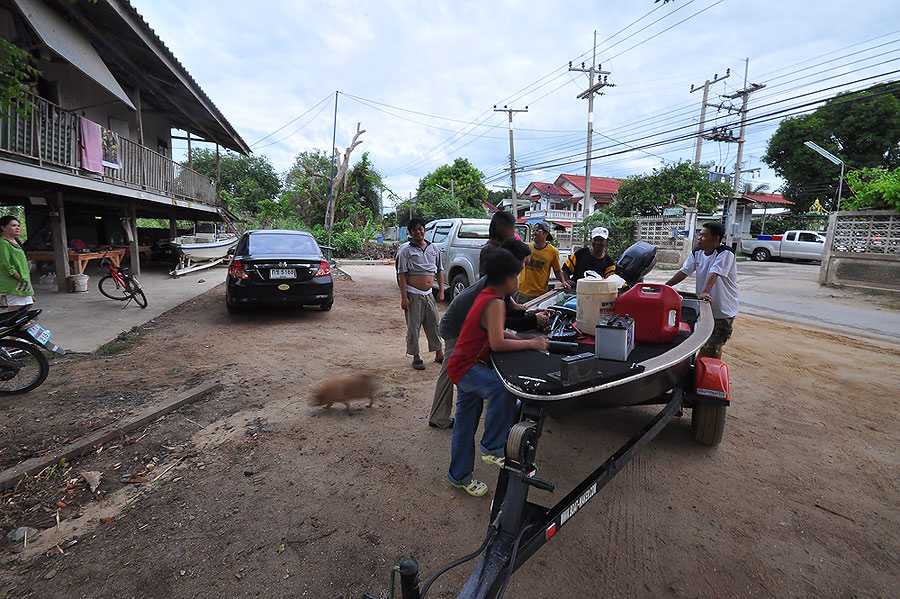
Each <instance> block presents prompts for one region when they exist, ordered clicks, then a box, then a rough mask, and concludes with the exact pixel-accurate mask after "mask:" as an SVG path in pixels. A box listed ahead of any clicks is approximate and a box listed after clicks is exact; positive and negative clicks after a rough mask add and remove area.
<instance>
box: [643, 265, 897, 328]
mask: <svg viewBox="0 0 900 599" xmlns="http://www.w3.org/2000/svg"><path fill="white" fill-rule="evenodd" d="M671 273H672V271H655V272H653V273H651V276H649V277H647V280H648V281H665V280H666V279H668V277H670V276H671ZM738 284H739V285H740V290H741V312H742V313H745V314H754V315H757V316H767V317H773V318H780V319H783V320H787V321H790V322H794V323H799V324H803V325H808V326H812V327H816V328H827V329H831V330H834V331H838V332H841V333H845V334H859V335H864V336H866V337H872V338H876V339H884V340H888V341H894V342H896V341H900V310H897V309H890V308H888V307H886V306H885V305H884V304H886V303H887V302H886V301H884V299H885V298H884V297H883V296H872V295H867V294H866V293H865V292H863V291H857V290H853V289H849V288H835V287H831V286H822V285H820V284H819V264H818V263H801V262H749V261H748V262H739V263H738ZM679 288H682V289H693V278H691V279H689V280H688V281H685V282H684V283H681V285H679ZM893 299H894V301H895V302H896V298H893Z"/></svg>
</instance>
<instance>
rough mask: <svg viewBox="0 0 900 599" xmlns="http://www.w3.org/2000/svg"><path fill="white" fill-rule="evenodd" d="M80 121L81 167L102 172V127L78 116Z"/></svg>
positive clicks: (99, 173) (100, 173) (94, 171)
mask: <svg viewBox="0 0 900 599" xmlns="http://www.w3.org/2000/svg"><path fill="white" fill-rule="evenodd" d="M78 118H79V120H80V122H81V168H83V169H84V170H86V171H90V172H92V173H97V174H98V175H102V174H103V147H102V143H101V139H100V138H101V136H102V128H101V127H100V125H98V124H97V123H95V122H94V121H89V120H88V119H86V118H84V117H83V116H82V117H78Z"/></svg>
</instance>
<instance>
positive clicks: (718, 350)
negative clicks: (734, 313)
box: [701, 317, 734, 358]
mask: <svg viewBox="0 0 900 599" xmlns="http://www.w3.org/2000/svg"><path fill="white" fill-rule="evenodd" d="M715 322H716V324H715V326H713V332H712V335H710V336H709V339H708V340H707V341H706V344H705V345H704V346H703V349H702V350H701V353H702V354H703V355H706V356H713V357H716V358H718V357H721V355H722V348H723V347H724V346H725V342H726V341H728V340H729V339H730V338H731V331H732V328H733V327H732V325H733V324H734V317H731V318H716V319H715Z"/></svg>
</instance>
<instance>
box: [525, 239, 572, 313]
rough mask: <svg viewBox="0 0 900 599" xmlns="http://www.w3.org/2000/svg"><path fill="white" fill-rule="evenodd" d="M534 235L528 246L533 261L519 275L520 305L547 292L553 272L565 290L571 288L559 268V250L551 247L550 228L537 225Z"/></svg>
mask: <svg viewBox="0 0 900 599" xmlns="http://www.w3.org/2000/svg"><path fill="white" fill-rule="evenodd" d="M533 234H534V243H529V244H528V245H529V246H530V247H531V259H530V260H529V261H528V262H527V263H526V264H525V268H523V269H522V273H521V274H520V275H519V294H518V295H517V296H516V301H517V302H519V303H520V304H524V303H525V302H528V301H531V300H533V299H534V298H536V297H538V296H539V295H543V294H544V293H546V292H547V283H549V282H550V271H553V273H554V274H555V275H556V278H557V280H558V281H559V282H560V283H562V286H563V288H564V289H568V288H569V284H568V283H565V282H563V274H562V272H561V271H560V268H559V250H558V249H556V248H555V247H553V246H552V245H550V242H551V241H553V234H552V233H550V227H549V226H548V225H547V223H545V222H543V221H541V222H538V223H535V225H534V229H533Z"/></svg>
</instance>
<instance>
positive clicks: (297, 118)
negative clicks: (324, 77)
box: [250, 92, 331, 147]
mask: <svg viewBox="0 0 900 599" xmlns="http://www.w3.org/2000/svg"><path fill="white" fill-rule="evenodd" d="M330 99H331V93H330V92H329V94H328V95H327V96H325V97H324V98H322V99H321V100H320V101H319V102H317V103H316V104H315V105H314V106H313V107H312V108H310V109H309V110H307V111H306V112H304V113H303V114H301V115H300V116H298V117H296V118H294V119H291V120H290V121H288V122H287V123H285V124H284V125H282V126H281V127H279V128H278V129H275V130H274V131H272V132H271V133H269V134H268V135H266V136H265V137H263V138H262V139H259V140H257V141H255V142H253V143H252V144H250V146H251V147H253V146H255V145H256V144H258V143H259V142H261V141H265V140H267V139H269V138H270V137H272V136H273V135H275V134H276V133H278V132H279V131H281V130H282V129H284V128H285V127H288V126H290V125H291V124H292V123H296V122H297V121H299V120H300V119H302V118H303V117H304V116H306V115H307V114H309V113H310V112H312V111H313V110H315V109H316V107H317V106H319V104H323V103H325V102H327V101H328V100H330Z"/></svg>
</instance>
